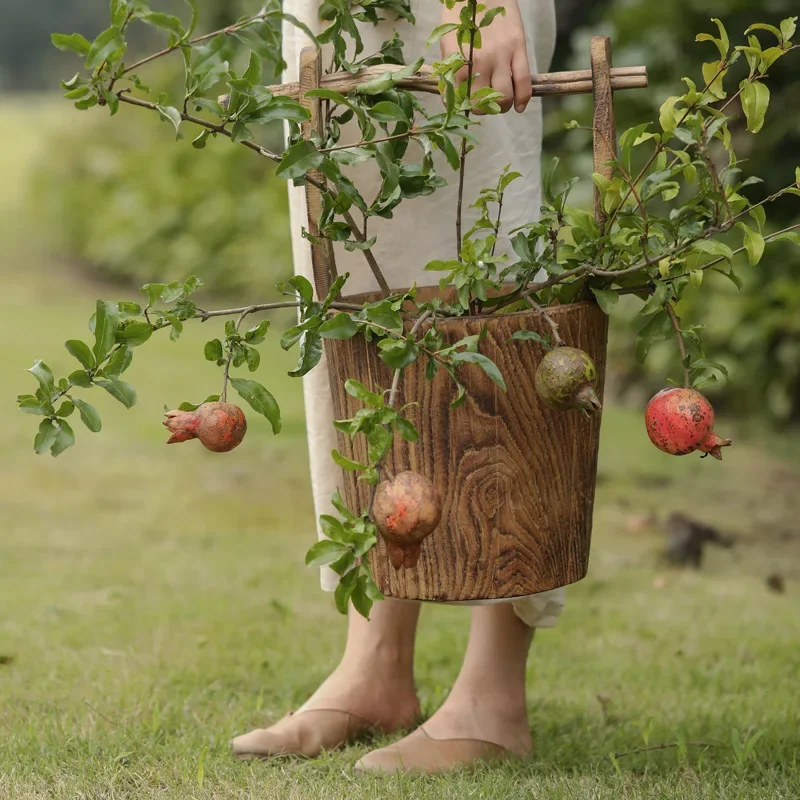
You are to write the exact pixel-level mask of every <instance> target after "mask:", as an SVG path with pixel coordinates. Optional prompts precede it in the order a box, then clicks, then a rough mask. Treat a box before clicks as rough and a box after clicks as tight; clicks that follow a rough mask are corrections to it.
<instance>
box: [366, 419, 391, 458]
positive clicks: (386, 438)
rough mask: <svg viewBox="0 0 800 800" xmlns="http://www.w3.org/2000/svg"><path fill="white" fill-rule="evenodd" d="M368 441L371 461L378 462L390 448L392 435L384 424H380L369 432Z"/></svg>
mask: <svg viewBox="0 0 800 800" xmlns="http://www.w3.org/2000/svg"><path fill="white" fill-rule="evenodd" d="M367 441H368V442H369V463H370V464H378V463H379V462H380V461H381V459H382V458H383V457H384V456H385V455H386V453H387V451H388V450H389V445H390V444H391V442H392V435H391V434H390V433H389V431H388V430H387V429H386V428H384V426H383V425H378V426H376V427H375V428H373V429H372V430H371V431H370V432H369V433H368V434H367Z"/></svg>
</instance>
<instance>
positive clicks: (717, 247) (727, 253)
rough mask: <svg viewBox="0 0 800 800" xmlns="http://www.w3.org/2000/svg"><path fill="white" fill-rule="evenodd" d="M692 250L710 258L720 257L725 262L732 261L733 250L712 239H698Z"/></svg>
mask: <svg viewBox="0 0 800 800" xmlns="http://www.w3.org/2000/svg"><path fill="white" fill-rule="evenodd" d="M692 250H693V251H694V252H699V253H708V254H709V255H712V256H721V257H722V258H724V259H726V260H727V261H732V260H733V250H731V248H730V247H728V245H726V244H724V243H723V242H718V241H716V240H714V239H698V240H697V241H696V242H695V243H694V244H693V245H692Z"/></svg>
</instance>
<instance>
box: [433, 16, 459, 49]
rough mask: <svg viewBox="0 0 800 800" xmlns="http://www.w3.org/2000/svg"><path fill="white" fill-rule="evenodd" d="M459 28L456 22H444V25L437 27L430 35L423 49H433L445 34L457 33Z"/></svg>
mask: <svg viewBox="0 0 800 800" xmlns="http://www.w3.org/2000/svg"><path fill="white" fill-rule="evenodd" d="M458 28H459V24H458V23H457V22H446V23H445V24H444V25H437V26H436V27H435V28H434V29H433V30H432V31H431V35H430V36H429V37H428V41H427V42H426V43H425V48H426V49H428V48H430V47H433V45H435V44H436V42H438V41H439V39H441V38H442V36H444V35H445V34H448V33H451V32H452V31H457V30H458Z"/></svg>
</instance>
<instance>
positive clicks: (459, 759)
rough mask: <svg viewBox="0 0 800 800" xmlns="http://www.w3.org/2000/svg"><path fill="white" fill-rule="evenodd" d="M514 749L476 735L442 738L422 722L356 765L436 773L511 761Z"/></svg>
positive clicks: (363, 769)
mask: <svg viewBox="0 0 800 800" xmlns="http://www.w3.org/2000/svg"><path fill="white" fill-rule="evenodd" d="M512 758H514V753H512V752H511V751H510V750H508V749H506V748H505V747H501V746H500V745H498V744H495V743H494V742H487V741H483V740H480V739H472V738H448V739H439V738H436V737H433V736H431V735H430V733H429V732H428V731H427V725H423V726H420V727H419V728H417V730H415V731H414V732H413V733H412V734H409V735H408V736H406V737H405V738H404V739H401V740H400V741H399V742H395V743H394V744H391V745H389V746H388V747H382V748H381V749H380V750H373V751H372V752H371V753H367V755H365V756H364V758H362V759H361V760H360V761H358V762H357V763H356V765H355V768H354V769H355V772H356V774H357V775H363V774H364V773H367V772H425V773H427V774H429V775H436V774H440V773H442V772H451V771H452V770H456V769H470V768H471V767H474V766H475V765H476V764H478V763H485V762H487V761H508V760H510V759H512Z"/></svg>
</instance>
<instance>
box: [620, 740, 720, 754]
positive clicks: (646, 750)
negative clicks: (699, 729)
mask: <svg viewBox="0 0 800 800" xmlns="http://www.w3.org/2000/svg"><path fill="white" fill-rule="evenodd" d="M683 744H684V745H685V746H687V747H719V745H718V744H715V743H713V742H684V743H683ZM680 745H681V743H680V742H669V743H668V744H654V745H651V746H650V747H638V748H637V749H636V750H627V751H626V752H624V753H614V758H622V757H623V756H633V755H636V753H649V752H652V751H653V750H668V749H669V748H671V747H680Z"/></svg>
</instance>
